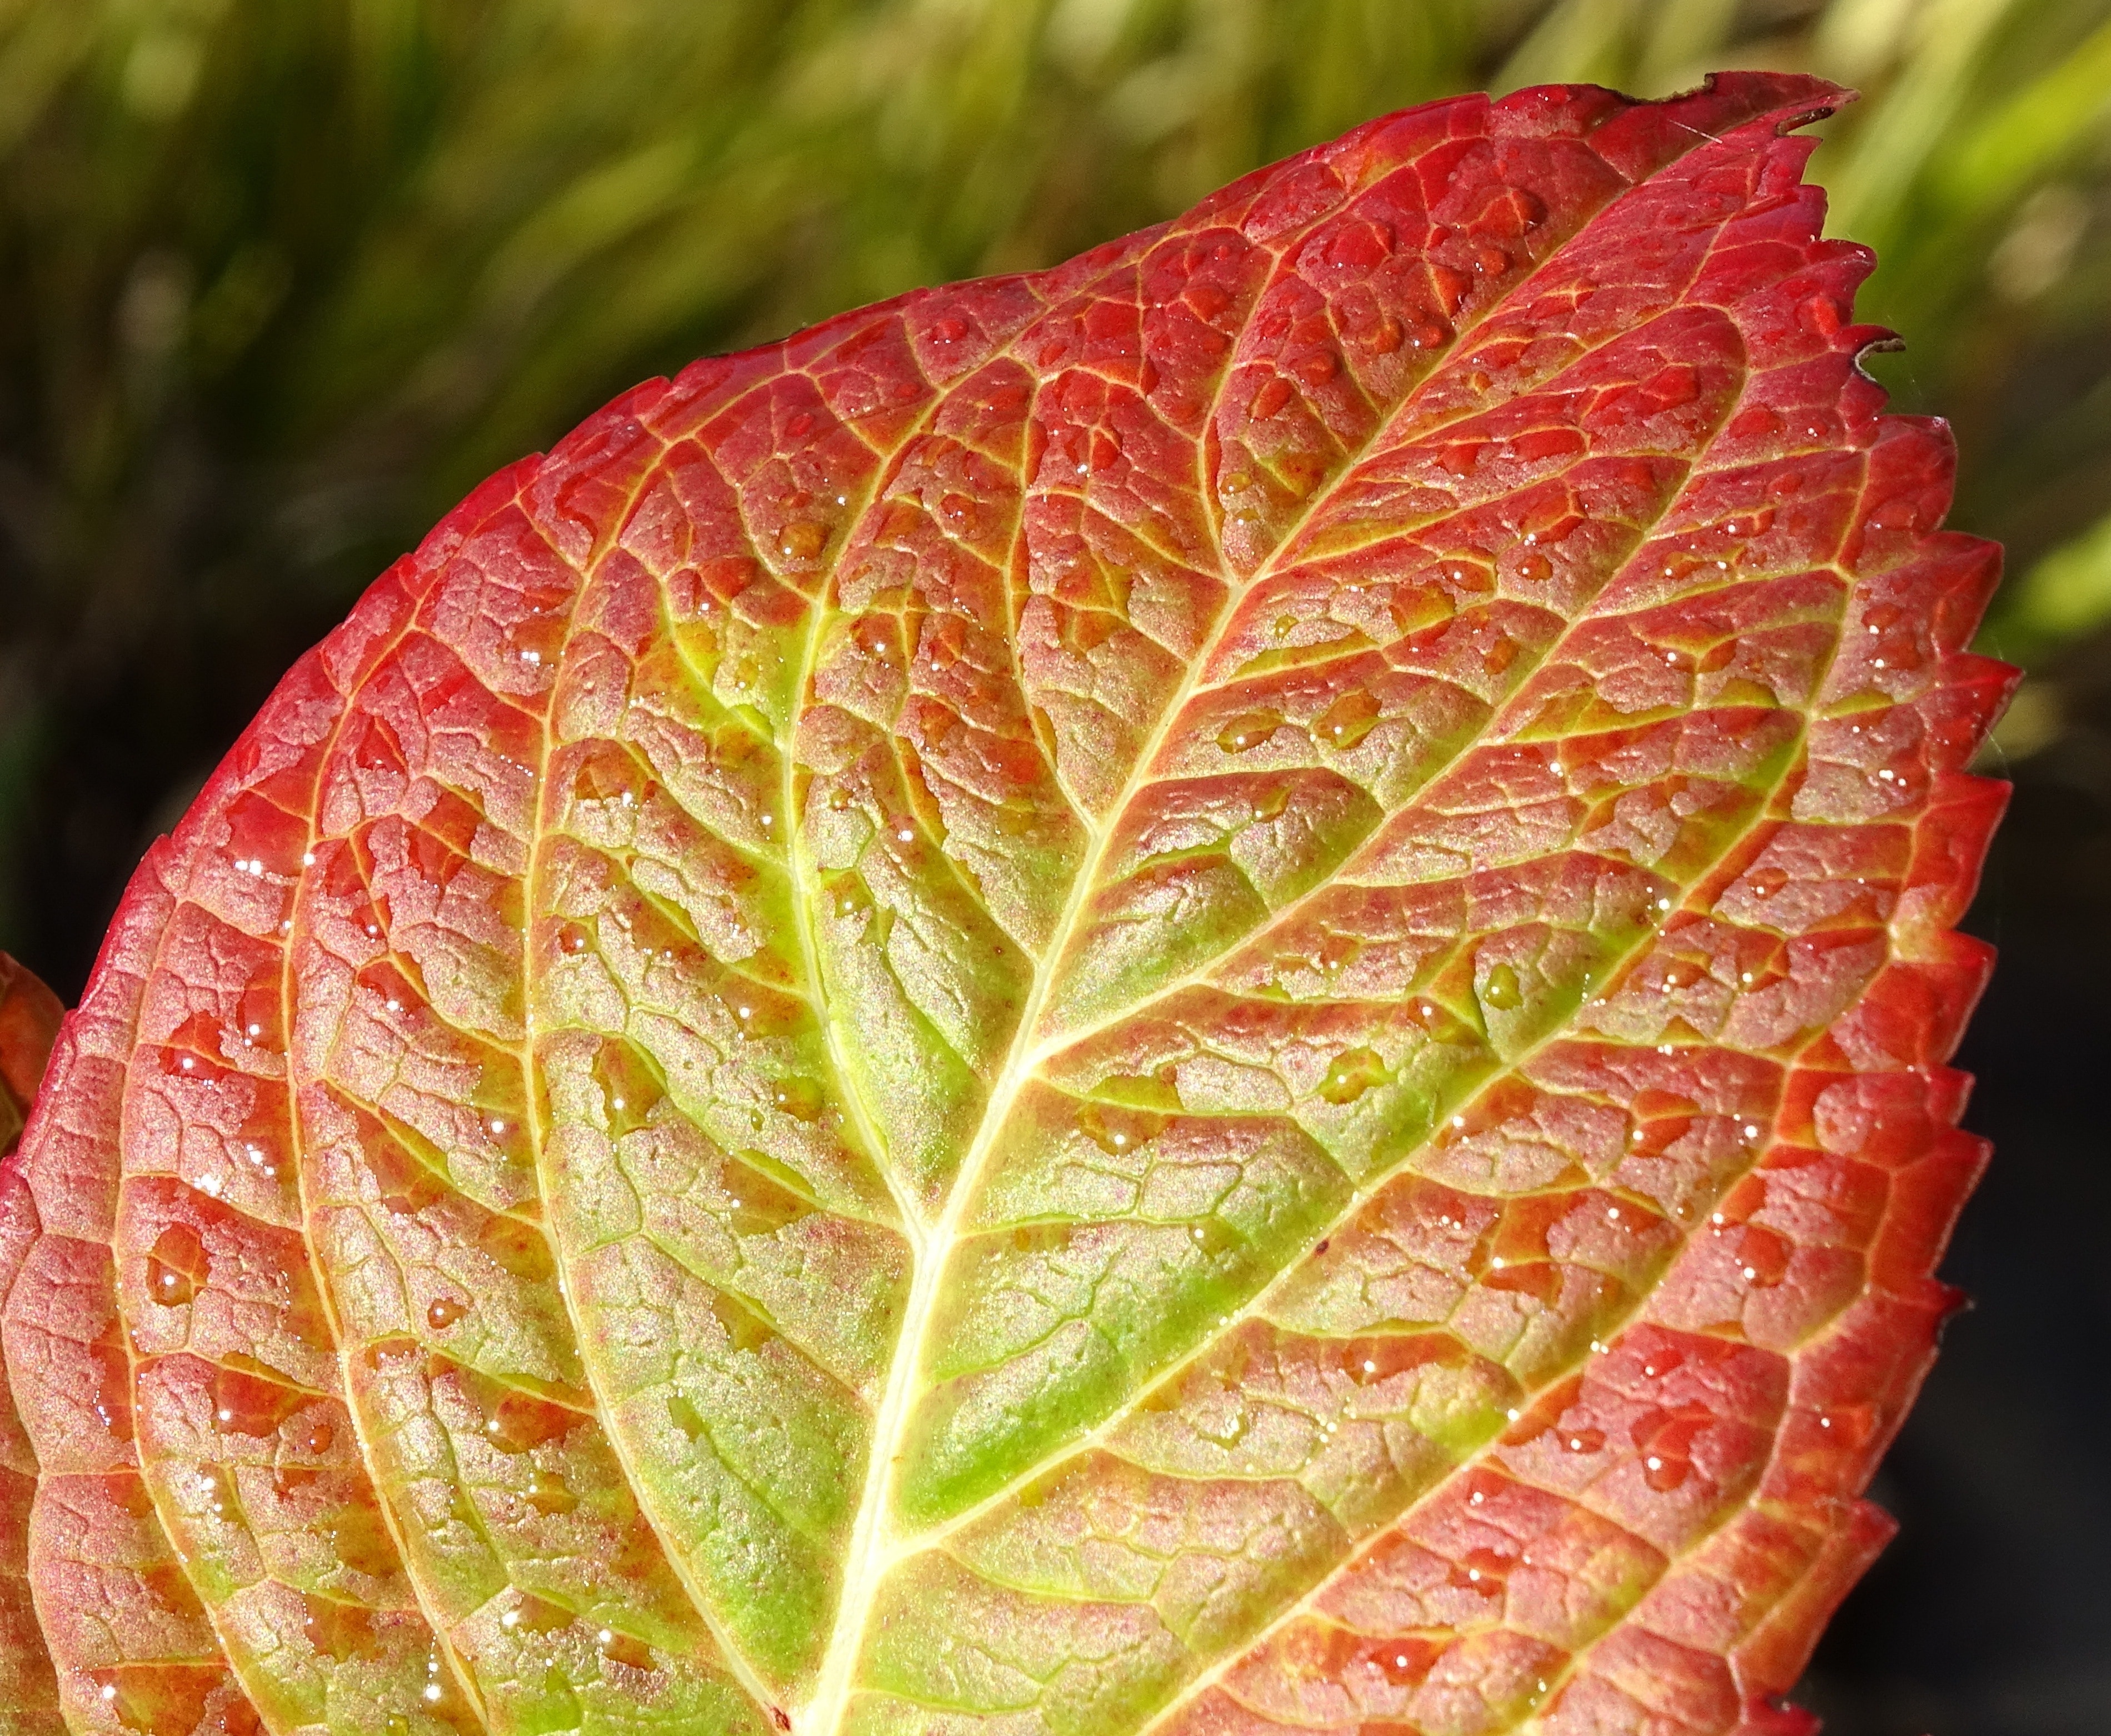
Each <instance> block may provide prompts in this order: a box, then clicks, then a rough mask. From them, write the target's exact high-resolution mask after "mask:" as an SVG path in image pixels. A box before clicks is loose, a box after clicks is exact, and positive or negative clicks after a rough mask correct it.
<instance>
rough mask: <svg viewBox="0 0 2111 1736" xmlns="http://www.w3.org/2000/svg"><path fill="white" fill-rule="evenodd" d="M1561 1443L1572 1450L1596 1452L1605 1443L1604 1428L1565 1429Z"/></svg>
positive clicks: (1562, 1432)
mask: <svg viewBox="0 0 2111 1736" xmlns="http://www.w3.org/2000/svg"><path fill="white" fill-rule="evenodd" d="M1561 1444H1562V1446H1563V1447H1565V1448H1567V1449H1568V1451H1569V1452H1597V1451H1598V1450H1599V1449H1600V1447H1603V1446H1604V1445H1605V1431H1604V1430H1603V1429H1563V1430H1562V1431H1561Z"/></svg>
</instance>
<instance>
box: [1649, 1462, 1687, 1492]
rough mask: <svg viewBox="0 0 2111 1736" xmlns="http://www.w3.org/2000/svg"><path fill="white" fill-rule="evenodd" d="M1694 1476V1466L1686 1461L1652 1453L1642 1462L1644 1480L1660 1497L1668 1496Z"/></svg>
mask: <svg viewBox="0 0 2111 1736" xmlns="http://www.w3.org/2000/svg"><path fill="white" fill-rule="evenodd" d="M1691 1475H1693V1466H1692V1465H1691V1463H1690V1462H1688V1461H1687V1460H1684V1459H1668V1458H1665V1457H1662V1456H1661V1455H1659V1454H1657V1453H1654V1452H1653V1453H1651V1454H1650V1456H1649V1457H1647V1458H1646V1459H1645V1460H1644V1461H1642V1478H1643V1480H1644V1481H1645V1482H1646V1483H1647V1484H1649V1486H1650V1488H1653V1489H1655V1491H1656V1492H1657V1493H1659V1495H1668V1494H1669V1493H1671V1492H1672V1491H1673V1489H1675V1488H1677V1487H1678V1486H1679V1485H1680V1484H1682V1483H1683V1482H1685V1481H1686V1479H1687V1478H1688V1477H1690V1476H1691Z"/></svg>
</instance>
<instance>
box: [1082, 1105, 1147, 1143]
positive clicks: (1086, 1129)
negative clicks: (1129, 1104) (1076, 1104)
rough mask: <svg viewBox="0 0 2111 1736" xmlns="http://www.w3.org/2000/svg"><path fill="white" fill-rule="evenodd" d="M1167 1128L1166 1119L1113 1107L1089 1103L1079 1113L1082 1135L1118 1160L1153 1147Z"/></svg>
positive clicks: (1143, 1111)
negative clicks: (1152, 1142) (1139, 1148)
mask: <svg viewBox="0 0 2111 1736" xmlns="http://www.w3.org/2000/svg"><path fill="white" fill-rule="evenodd" d="M1164 1126H1165V1117H1164V1116H1161V1115H1153V1114H1151V1112H1150V1111H1147V1110H1139V1109H1124V1108H1122V1107H1119V1106H1117V1105H1115V1104H1113V1103H1101V1102H1088V1103H1087V1104H1086V1105H1085V1107H1083V1109H1081V1110H1079V1111H1078V1131H1079V1132H1081V1133H1083V1134H1084V1135H1085V1137H1086V1138H1088V1139H1090V1140H1091V1141H1092V1143H1093V1144H1095V1145H1096V1146H1097V1147H1099V1148H1100V1149H1101V1151H1103V1152H1110V1153H1112V1154H1114V1155H1115V1156H1119V1155H1120V1154H1122V1153H1123V1152H1133V1151H1135V1150H1136V1149H1137V1147H1140V1146H1143V1145H1147V1144H1149V1143H1151V1140H1153V1139H1155V1138H1157V1137H1158V1135H1159V1134H1160V1132H1161V1131H1162V1130H1163V1129H1164Z"/></svg>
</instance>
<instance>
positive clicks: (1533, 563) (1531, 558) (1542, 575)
mask: <svg viewBox="0 0 2111 1736" xmlns="http://www.w3.org/2000/svg"><path fill="white" fill-rule="evenodd" d="M1517 572H1518V577H1519V578H1520V579H1526V580H1528V581H1529V582H1530V583H1532V584H1539V583H1540V582H1541V581H1542V580H1543V579H1551V578H1552V577H1553V576H1554V563H1553V562H1552V561H1550V560H1548V559H1547V558H1546V556H1545V555H1543V554H1541V552H1539V551H1538V550H1537V549H1536V548H1533V549H1528V550H1527V551H1526V552H1525V554H1524V557H1523V559H1522V560H1520V561H1519V562H1518V564H1517Z"/></svg>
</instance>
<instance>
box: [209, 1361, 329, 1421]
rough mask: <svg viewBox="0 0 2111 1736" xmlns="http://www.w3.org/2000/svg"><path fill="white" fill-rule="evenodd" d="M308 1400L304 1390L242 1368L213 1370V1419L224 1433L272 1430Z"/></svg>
mask: <svg viewBox="0 0 2111 1736" xmlns="http://www.w3.org/2000/svg"><path fill="white" fill-rule="evenodd" d="M307 1402H308V1400H307V1397H306V1395H305V1394H303V1393H297V1392H295V1391H294V1390H293V1388H291V1387H288V1386H282V1385H280V1384H279V1382H277V1381H275V1380H269V1379H265V1378H264V1377H263V1376H261V1375H252V1374H250V1373H248V1372H247V1371H246V1370H242V1369H234V1368H219V1369H216V1370H213V1377H212V1405H213V1411H212V1415H213V1420H214V1421H215V1422H216V1423H217V1424H218V1425H220V1430H221V1432H222V1433H224V1434H247V1435H252V1436H260V1437H261V1436H264V1435H271V1434H277V1433H278V1432H279V1426H280V1425H282V1424H284V1422H285V1420H286V1419H287V1418H288V1417H289V1416H292V1415H293V1413H294V1412H295V1411H297V1410H299V1409H300V1408H301V1407H302V1405H304V1404H306V1403H307Z"/></svg>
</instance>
